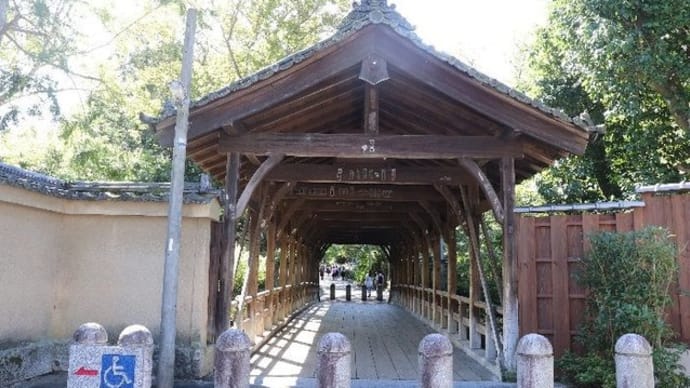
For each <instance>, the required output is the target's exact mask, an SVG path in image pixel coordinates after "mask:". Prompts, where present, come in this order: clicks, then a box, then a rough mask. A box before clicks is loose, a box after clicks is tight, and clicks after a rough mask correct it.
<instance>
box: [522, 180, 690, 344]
mask: <svg viewBox="0 0 690 388" xmlns="http://www.w3.org/2000/svg"><path fill="white" fill-rule="evenodd" d="M642 199H643V201H644V203H645V206H644V207H642V208H636V209H634V210H629V211H620V212H617V213H615V214H578V215H552V216H546V217H531V216H519V217H517V233H516V236H517V238H516V241H517V256H518V257H517V259H518V295H519V306H520V310H519V314H520V335H521V336H522V335H524V334H527V333H539V334H542V335H544V336H546V337H547V338H549V340H551V343H552V344H553V347H554V352H555V354H556V356H560V355H562V354H563V352H564V351H565V350H566V349H573V350H577V344H576V342H575V341H574V338H575V334H576V332H577V329H578V325H579V323H580V322H582V320H583V319H584V313H585V298H586V290H585V289H583V288H582V287H581V286H580V285H579V284H577V282H576V281H575V279H574V277H573V274H574V273H575V271H576V270H577V266H578V265H579V264H578V263H579V259H580V258H581V257H583V255H585V254H586V253H587V251H588V250H589V248H590V247H589V242H588V239H587V238H586V236H588V235H589V234H591V233H592V232H596V231H619V232H625V231H631V230H639V229H641V228H642V227H644V226H647V225H659V226H663V227H665V228H667V229H669V231H670V232H671V233H672V234H673V235H675V237H676V243H677V246H678V262H679V266H680V274H679V282H678V284H677V285H676V286H675V287H673V289H672V295H673V303H672V306H671V308H670V309H669V311H668V316H667V321H668V322H669V323H670V324H671V325H672V327H673V329H674V331H675V332H676V333H677V335H678V338H679V339H680V340H682V341H684V342H686V343H690V249H688V245H689V242H690V225H688V223H690V194H688V193H658V194H655V193H644V194H643V195H642Z"/></svg>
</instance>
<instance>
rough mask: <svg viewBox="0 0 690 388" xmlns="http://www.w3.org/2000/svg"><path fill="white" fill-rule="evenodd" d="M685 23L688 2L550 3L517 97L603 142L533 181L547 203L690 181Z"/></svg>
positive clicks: (689, 58) (689, 62)
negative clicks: (561, 115)
mask: <svg viewBox="0 0 690 388" xmlns="http://www.w3.org/2000/svg"><path fill="white" fill-rule="evenodd" d="M689 21H690V3H689V2H687V1H685V0H669V1H663V2H648V1H641V0H635V1H624V0H556V1H554V2H553V3H552V7H551V11H550V16H549V22H548V25H547V26H546V27H544V28H542V29H541V30H540V31H539V33H538V34H537V38H536V40H535V43H534V44H533V46H532V47H531V48H530V49H529V51H528V53H527V61H526V62H527V66H528V67H529V70H528V73H529V76H528V81H527V82H525V83H523V84H522V85H520V88H522V89H524V90H526V91H527V92H528V94H531V95H533V96H535V97H537V98H540V99H542V100H543V101H544V102H546V103H547V104H549V105H552V106H557V107H560V108H562V109H563V110H564V111H565V112H566V113H567V114H568V115H570V116H577V115H580V114H581V113H586V115H585V118H586V119H588V120H591V124H594V123H596V124H604V126H605V133H597V134H593V135H592V136H591V138H590V144H589V146H588V148H587V151H586V153H585V155H584V156H583V157H571V158H569V159H567V160H564V161H563V162H561V163H559V164H557V165H556V166H555V167H554V168H552V169H549V170H548V171H546V172H545V173H543V174H542V175H541V176H540V177H538V178H537V184H538V186H539V192H540V194H541V195H543V196H544V198H545V199H546V200H547V201H548V202H564V201H567V202H579V201H596V200H607V199H619V198H625V197H628V196H630V195H631V193H633V191H634V190H633V188H634V185H635V184H637V183H643V184H645V183H646V184H649V183H659V182H671V181H680V180H683V179H685V178H686V177H687V173H688V167H689V166H690V142H688V139H690V122H689V121H688V119H689V118H690V106H688V104H687V101H688V100H690V55H688V44H687V42H689V41H690V30H689V29H688V28H687V26H688V23H689Z"/></svg>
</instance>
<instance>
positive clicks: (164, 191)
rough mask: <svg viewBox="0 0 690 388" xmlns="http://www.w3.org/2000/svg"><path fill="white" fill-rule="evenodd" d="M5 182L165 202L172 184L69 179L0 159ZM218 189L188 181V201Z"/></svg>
mask: <svg viewBox="0 0 690 388" xmlns="http://www.w3.org/2000/svg"><path fill="white" fill-rule="evenodd" d="M2 184H5V185H9V186H12V187H18V188H22V189H25V190H29V191H33V192H37V193H41V194H45V195H49V196H52V197H57V198H63V199H74V200H94V201H103V200H120V201H138V202H164V201H167V200H168V198H169V196H170V183H168V182H157V183H146V182H66V181H63V180H61V179H58V178H55V177H51V176H49V175H45V174H41V173H38V172H34V171H30V170H26V169H23V168H21V167H17V166H12V165H10V164H7V163H3V162H0V185H2ZM220 192H221V191H220V190H219V189H212V188H204V187H202V185H200V184H198V183H191V184H190V183H186V184H185V190H184V202H185V203H208V202H210V201H211V200H212V199H213V198H218V197H220Z"/></svg>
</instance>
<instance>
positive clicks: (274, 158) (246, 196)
mask: <svg viewBox="0 0 690 388" xmlns="http://www.w3.org/2000/svg"><path fill="white" fill-rule="evenodd" d="M284 157H285V155H282V154H278V153H273V154H270V155H269V156H268V159H266V160H265V161H264V162H263V163H261V166H259V168H258V169H257V170H256V172H254V175H252V178H251V179H250V180H249V183H247V186H245V188H244V190H243V191H242V195H240V199H238V200H237V209H236V213H235V214H237V216H238V217H239V216H241V215H242V213H244V210H245V209H246V208H247V204H249V200H250V199H251V198H252V194H254V190H256V188H257V187H258V185H259V183H261V181H262V180H263V179H264V177H265V176H266V174H268V173H269V172H270V171H271V169H273V168H274V167H275V166H277V165H278V163H280V162H281V161H282V160H283V158H284Z"/></svg>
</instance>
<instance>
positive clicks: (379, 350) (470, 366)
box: [251, 282, 495, 383]
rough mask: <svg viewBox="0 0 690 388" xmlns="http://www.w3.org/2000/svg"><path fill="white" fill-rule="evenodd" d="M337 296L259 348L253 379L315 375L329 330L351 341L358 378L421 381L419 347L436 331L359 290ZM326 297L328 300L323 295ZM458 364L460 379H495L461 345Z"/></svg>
mask: <svg viewBox="0 0 690 388" xmlns="http://www.w3.org/2000/svg"><path fill="white" fill-rule="evenodd" d="M329 283H330V282H329ZM339 288H340V287H339ZM353 288H354V287H353ZM353 291H354V290H353ZM326 296H327V295H326ZM338 297H339V298H338V299H337V300H335V301H325V302H321V303H319V304H317V305H315V306H312V307H310V308H309V309H307V310H305V311H304V312H303V313H302V314H300V315H299V316H298V317H296V318H295V319H294V320H293V321H292V322H290V323H289V324H288V325H287V326H286V327H285V329H284V330H283V331H281V332H280V333H278V334H277V335H276V336H275V337H274V338H272V339H271V340H269V342H268V343H267V344H266V345H264V346H263V347H262V348H261V349H259V351H257V352H256V353H255V354H254V355H253V356H252V359H251V363H252V372H251V375H252V382H254V383H261V382H262V381H269V380H271V379H273V378H294V379H304V378H314V377H315V376H316V364H317V354H316V350H317V345H318V343H319V341H320V340H321V337H322V336H323V335H324V334H325V333H328V332H340V333H342V334H344V335H345V336H347V338H348V339H349V340H350V343H351V344H352V348H353V354H352V378H353V379H361V380H408V381H409V380H416V379H418V371H417V346H418V345H419V341H421V340H422V338H423V337H424V336H425V335H427V334H430V333H433V330H432V329H431V328H429V327H428V326H426V325H425V324H424V323H422V322H421V321H419V320H418V319H417V318H415V317H414V316H413V315H411V314H409V313H408V312H406V311H405V310H403V309H402V308H400V307H398V306H394V305H389V304H387V303H385V302H376V301H372V300H371V299H370V300H369V301H367V302H362V301H361V300H360V293H359V292H353V295H352V301H351V302H345V301H344V295H338ZM321 299H322V300H324V299H326V298H324V296H323V294H322V298H321ZM453 367H454V379H455V380H456V381H481V380H484V381H492V380H495V377H494V376H493V375H492V374H491V373H490V372H489V371H487V370H486V369H485V368H484V367H482V366H481V365H479V364H478V363H477V362H475V361H474V360H472V359H471V358H469V357H468V356H467V355H465V353H464V352H463V351H461V350H459V349H457V348H456V349H455V352H454V353H453Z"/></svg>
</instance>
